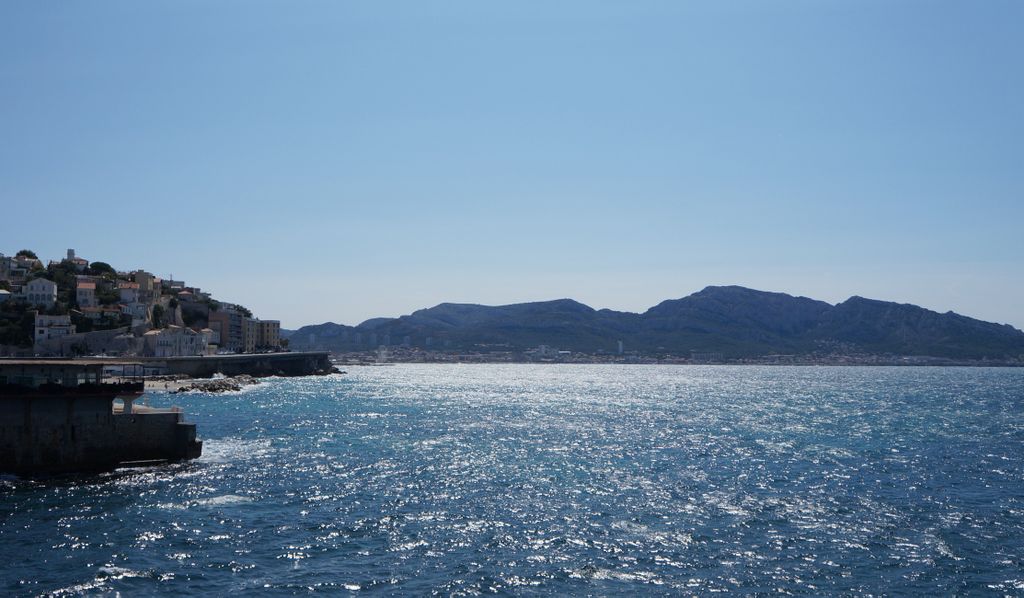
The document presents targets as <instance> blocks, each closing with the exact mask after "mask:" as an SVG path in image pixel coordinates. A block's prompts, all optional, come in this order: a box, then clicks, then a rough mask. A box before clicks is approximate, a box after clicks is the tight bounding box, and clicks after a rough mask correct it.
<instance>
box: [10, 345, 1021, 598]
mask: <svg viewBox="0 0 1024 598" xmlns="http://www.w3.org/2000/svg"><path fill="white" fill-rule="evenodd" d="M1022 382H1024V375H1022V371H1020V370H987V369H943V368H756V367H749V368H743V367H738V368H731V367H659V366H652V367H647V366H638V367H611V366H558V367H549V366H464V367H449V366H403V365H399V366H395V367H392V368H358V369H355V370H353V371H352V372H351V373H350V374H349V375H348V376H345V377H329V378H306V379H272V380H269V381H268V382H266V383H265V384H263V385H260V386H258V387H253V388H251V389H248V390H247V392H246V393H243V394H241V395H235V396H216V397H213V396H205V395H194V396H193V395H175V396H174V397H173V400H174V402H175V403H178V404H181V405H182V406H183V407H184V408H185V409H186V411H187V413H188V414H189V417H190V418H191V419H193V420H195V421H196V422H197V423H198V424H199V430H200V433H201V435H202V436H203V437H204V439H205V442H204V454H203V457H202V458H201V459H199V460H197V461H193V462H190V463H187V464H177V465H169V466H161V467H146V468H134V469H130V470H122V471H119V472H115V473H112V474H107V475H102V476H93V477H83V478H65V479H58V480H49V481H32V480H19V479H17V478H11V477H3V478H0V495H2V497H3V500H2V501H0V556H2V557H3V558H4V559H6V562H7V563H9V565H10V566H8V567H5V569H4V572H3V573H0V590H4V591H5V592H6V593H8V594H13V595H22V594H24V595H36V594H47V593H50V594H55V595H66V594H83V593H114V592H120V593H123V594H126V595H132V594H148V593H154V592H157V591H168V592H175V591H177V592H184V591H188V592H192V593H207V594H213V595H220V594H225V593H231V592H249V591H255V590H261V591H269V592H271V593H283V594H293V593H307V592H311V591H322V592H326V593H354V592H371V593H373V592H378V593H384V594H392V593H403V594H405V593H412V594H422V593H430V592H439V593H444V594H459V595H462V594H474V593H490V592H499V593H501V592H506V593H521V592H528V593H532V592H537V593H545V594H567V593H568V594H612V593H616V594H638V593H639V594H656V595H657V594H670V595H674V594H680V593H682V594H690V593H711V592H717V591H740V592H744V593H768V592H787V593H800V594H835V593H840V594H862V593H875V594H880V593H907V594H910V593H924V592H934V591H936V590H937V591H939V592H942V593H986V592H1001V593H1015V592H1019V591H1021V590H1022V589H1024V587H1022V583H1024V582H1022V581H1021V576H1020V574H1019V564H1020V563H1021V562H1022V561H1024V549H1022V546H1021V543H1020V541H1019V538H1020V537H1024V473H1022V472H1024V455H1022V452H1024V451H1022V447H1024V412H1022V406H1024V400H1022V399H1024V392H1022V388H1024V384H1022ZM163 399H166V400H170V398H169V397H163ZM153 400H154V402H157V401H159V400H161V397H159V396H158V397H154V399H153ZM97 563H100V565H97Z"/></svg>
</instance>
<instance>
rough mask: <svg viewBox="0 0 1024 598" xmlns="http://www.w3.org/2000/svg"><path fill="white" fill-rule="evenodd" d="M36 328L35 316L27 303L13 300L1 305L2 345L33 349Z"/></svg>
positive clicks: (0, 332)
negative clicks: (33, 334) (33, 331)
mask: <svg viewBox="0 0 1024 598" xmlns="http://www.w3.org/2000/svg"><path fill="white" fill-rule="evenodd" d="M34 327H35V316H33V314H32V310H31V309H30V306H29V305H28V304H27V303H25V302H23V301H13V300H11V301H7V302H5V303H3V304H0V345H15V346H18V347H31V346H32V330H33V328H34Z"/></svg>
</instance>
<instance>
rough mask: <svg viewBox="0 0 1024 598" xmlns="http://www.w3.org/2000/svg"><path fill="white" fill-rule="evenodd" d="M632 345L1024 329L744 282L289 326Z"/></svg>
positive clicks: (827, 343)
mask: <svg viewBox="0 0 1024 598" xmlns="http://www.w3.org/2000/svg"><path fill="white" fill-rule="evenodd" d="M620 340H621V341H623V342H624V343H625V345H626V346H627V348H628V349H630V350H640V351H644V352H659V353H668V354H676V355H688V354H689V353H690V352H692V351H698V352H708V351H712V352H718V353H722V354H724V355H725V356H729V357H741V356H757V355H766V354H771V353H795V354H810V353H814V352H829V351H833V350H840V351H845V352H862V353H875V354H881V353H889V354H897V355H918V356H925V355H927V356H935V357H949V358H961V359H980V358H985V357H988V358H995V359H1003V358H1007V357H1013V358H1016V357H1018V356H1020V355H1022V354H1024V332H1021V331H1020V330H1017V329H1015V328H1013V327H1012V326H1008V325H1000V324H992V323H989V322H982V321H980V320H975V319H972V318H968V317H965V316H961V315H959V314H955V313H952V312H949V313H945V314H940V313H938V312H934V311H930V310H927V309H924V308H921V307H917V306H914V305H904V304H898V303H891V302H885V301H875V300H871V299H864V298H861V297H853V298H851V299H849V300H847V301H844V302H843V303H840V304H838V305H835V306H833V305H830V304H828V303H825V302H823V301H817V300H814V299H808V298H806V297H793V296H791V295H786V294H784V293H768V292H764V291H757V290H753V289H747V288H743V287H737V286H728V287H707V288H705V289H704V290H702V291H700V292H698V293H694V294H692V295H690V296H688V297H683V298H681V299H672V300H668V301H664V302H662V303H660V304H658V305H656V306H654V307H652V308H651V309H649V310H647V311H646V312H644V313H643V314H634V313H625V312H616V311H611V310H599V311H597V310H594V309H592V308H590V307H588V306H586V305H583V304H582V303H579V302H576V301H573V300H571V299H559V300H555V301H544V302H538V303H522V304H516V305H503V306H484V305H472V304H456V303H442V304H441V305H437V306H435V307H432V308H429V309H422V310H419V311H416V312H414V313H412V314H410V315H407V316H402V317H400V318H393V319H388V318H378V319H374V320H369V321H367V322H364V323H362V324H360V325H359V326H355V327H352V326H342V325H339V324H333V323H326V324H320V325H317V326H305V327H303V328H301V329H299V330H297V331H294V332H293V333H291V335H290V341H291V343H292V347H293V348H296V349H329V350H340V351H347V350H360V349H362V350H366V349H372V348H375V347H376V346H378V345H380V344H401V343H403V342H406V341H407V342H409V343H410V344H412V345H414V346H418V347H427V348H433V349H444V348H448V349H471V348H473V349H486V348H488V347H493V348H496V347H503V348H507V349H513V350H516V349H526V348H532V347H536V346H537V345H540V344H547V345H551V346H554V347H558V348H560V349H569V350H576V351H584V352H597V351H609V352H610V351H614V350H615V348H616V347H617V343H618V341H620Z"/></svg>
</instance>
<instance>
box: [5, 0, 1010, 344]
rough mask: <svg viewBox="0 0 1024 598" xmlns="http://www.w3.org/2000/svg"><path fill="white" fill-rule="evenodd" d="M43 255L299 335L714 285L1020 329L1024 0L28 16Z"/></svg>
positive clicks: (630, 302)
mask: <svg viewBox="0 0 1024 598" xmlns="http://www.w3.org/2000/svg"><path fill="white" fill-rule="evenodd" d="M23 247H28V248H32V249H34V250H35V251H36V252H38V253H39V254H40V257H43V258H44V259H46V258H56V257H59V256H60V255H62V254H63V252H64V251H65V249H66V248H68V247H74V248H76V249H77V250H78V252H79V254H80V255H82V256H83V257H85V258H87V259H92V260H103V261H107V262H110V263H111V264H112V265H114V266H115V267H118V268H122V269H128V268H137V267H145V268H147V269H149V270H151V271H154V272H156V273H157V274H159V275H162V276H168V275H170V274H171V273H173V274H174V275H175V277H177V278H184V279H185V280H186V281H187V282H188V283H190V284H194V285H197V286H201V287H203V288H204V289H206V290H210V291H212V292H213V293H214V294H215V296H217V297H219V298H221V299H224V300H229V301H232V300H233V301H237V302H241V303H244V304H246V305H248V306H249V307H251V308H252V309H253V310H254V311H255V312H256V313H257V315H259V316H261V317H263V318H277V319H280V320H281V321H282V323H283V325H285V326H286V327H297V326H300V325H303V324H308V323H319V322H322V321H326V320H333V321H336V322H342V323H348V324H355V323H358V322H359V321H361V320H363V319H365V318H368V317H371V316H395V315H400V314H402V313H408V312H410V311H412V310H414V309H416V308H420V307H428V306H431V305H434V304H436V303H439V302H442V301H458V302H478V303H487V304H500V303H512V302H520V301H532V300H541V299H553V298H559V297H572V298H575V299H578V300H580V301H583V302H585V303H587V304H589V305H592V306H594V307H609V308H613V309H621V310H630V311H642V310H644V309H646V308H647V307H650V306H651V305H653V304H655V303H657V302H659V301H661V300H663V299H666V298H676V297H681V296H684V295H687V294H689V293H691V292H694V291H697V290H699V289H701V288H703V287H704V286H706V285H709V284H741V285H745V286H750V287H754V288H759V289H764V290H772V291H783V292H788V293H792V294H799V295H807V296H811V297H815V298H819V299H824V300H827V301H830V302H837V301H841V300H844V299H846V298H847V297H849V296H850V295H854V294H859V295H863V296H868V297H874V298H879V299H887V300H895V301H901V302H910V303H916V304H919V305H923V306H925V307H928V308H931V309H936V310H939V311H946V310H955V311H958V312H961V313H964V314H967V315H971V316H974V317H979V318H983V319H987V320H994V321H998V322H1008V323H1011V324H1013V325H1015V326H1017V327H1024V2H1020V1H1019V0H1010V1H999V0H993V1H986V2H965V1H962V2H943V1H939V0H927V1H919V2H918V1H891V0H885V1H871V0H856V1H820V0H813V1H812V0H806V1H779V2H764V1H762V0H755V1H749V2H745V1H735V2H719V1H708V2H681V1H669V2H601V1H586V2H582V1H580V2H573V1H564V2H523V1H517V2H479V1H472V2H469V1H467V2H434V3H427V2H419V1H410V2H387V1H366V2H341V1H330V2H314V1H310V2H300V3H293V2H281V1H273V2H265V1H254V0H244V1H242V0H239V1H222V2H199V1H181V0H175V1H173V2H170V1H166V2H159V1H153V2H137V1H135V0H126V1H123V2H84V1H77V2H75V1H68V2H13V1H12V2H4V3H2V4H0V252H5V253H8V254H11V253H14V252H15V251H17V250H18V249H21V248H23Z"/></svg>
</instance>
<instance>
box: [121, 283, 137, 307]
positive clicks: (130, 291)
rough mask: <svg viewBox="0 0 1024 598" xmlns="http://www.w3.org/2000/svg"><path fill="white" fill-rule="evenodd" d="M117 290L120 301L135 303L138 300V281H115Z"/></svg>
mask: <svg viewBox="0 0 1024 598" xmlns="http://www.w3.org/2000/svg"><path fill="white" fill-rule="evenodd" d="M117 292H118V294H120V300H121V303H124V304H129V303H137V302H138V301H139V283H137V282H125V281H122V282H119V283H117Z"/></svg>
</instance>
